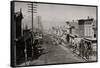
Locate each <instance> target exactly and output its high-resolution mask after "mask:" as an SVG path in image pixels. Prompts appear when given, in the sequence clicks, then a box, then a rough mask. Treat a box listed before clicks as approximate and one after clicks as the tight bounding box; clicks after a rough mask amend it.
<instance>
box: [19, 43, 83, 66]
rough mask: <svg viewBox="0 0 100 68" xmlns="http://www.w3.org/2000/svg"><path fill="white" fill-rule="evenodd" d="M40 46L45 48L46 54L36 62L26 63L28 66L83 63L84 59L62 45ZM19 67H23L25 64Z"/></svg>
mask: <svg viewBox="0 0 100 68" xmlns="http://www.w3.org/2000/svg"><path fill="white" fill-rule="evenodd" d="M42 46H43V47H45V48H46V52H47V53H45V54H43V55H41V56H40V57H39V58H38V59H37V60H33V61H29V62H27V63H29V65H42V64H57V63H72V62H85V60H84V59H82V58H80V57H78V56H77V55H75V54H73V53H72V52H71V50H70V49H68V48H66V47H64V46H63V45H48V44H44V45H42ZM21 65H22V66H23V65H25V63H23V64H21Z"/></svg>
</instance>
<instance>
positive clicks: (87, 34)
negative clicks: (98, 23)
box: [78, 18, 94, 38]
mask: <svg viewBox="0 0 100 68" xmlns="http://www.w3.org/2000/svg"><path fill="white" fill-rule="evenodd" d="M93 22H94V19H93V18H88V19H81V20H78V24H79V37H83V38H93V37H94V30H93Z"/></svg>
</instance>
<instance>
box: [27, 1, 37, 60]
mask: <svg viewBox="0 0 100 68" xmlns="http://www.w3.org/2000/svg"><path fill="white" fill-rule="evenodd" d="M27 5H28V8H29V9H28V12H30V13H31V15H32V38H31V40H32V42H31V45H32V59H33V57H34V53H35V51H34V45H33V41H34V39H33V37H34V33H33V28H34V27H33V21H34V19H33V18H34V13H37V10H36V9H37V4H36V3H33V2H30V3H28V4H27Z"/></svg>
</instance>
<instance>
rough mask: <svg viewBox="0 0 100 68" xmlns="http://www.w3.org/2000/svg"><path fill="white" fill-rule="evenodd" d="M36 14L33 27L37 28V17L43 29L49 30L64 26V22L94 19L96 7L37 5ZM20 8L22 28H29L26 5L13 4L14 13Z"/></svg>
mask: <svg viewBox="0 0 100 68" xmlns="http://www.w3.org/2000/svg"><path fill="white" fill-rule="evenodd" d="M37 5H38V6H37V8H36V9H37V11H36V12H37V13H34V26H37V16H40V17H41V19H40V21H41V23H42V25H43V28H44V29H47V30H48V29H50V28H52V26H64V25H66V23H65V22H66V21H72V20H79V19H87V17H88V16H89V17H90V18H94V19H96V7H89V6H72V5H57V4H42V3H41V4H40V3H37ZM20 8H22V13H23V16H24V19H23V20H22V23H23V26H24V27H25V26H26V25H28V28H31V20H32V17H31V13H30V12H28V9H29V8H28V5H27V3H24V2H16V3H15V12H18V11H19V10H20Z"/></svg>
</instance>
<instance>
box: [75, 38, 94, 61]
mask: <svg viewBox="0 0 100 68" xmlns="http://www.w3.org/2000/svg"><path fill="white" fill-rule="evenodd" d="M73 52H78V55H79V56H81V57H83V58H85V59H87V60H89V59H90V56H91V55H92V43H91V41H88V40H85V39H81V40H80V42H79V43H75V42H74V44H73Z"/></svg>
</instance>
